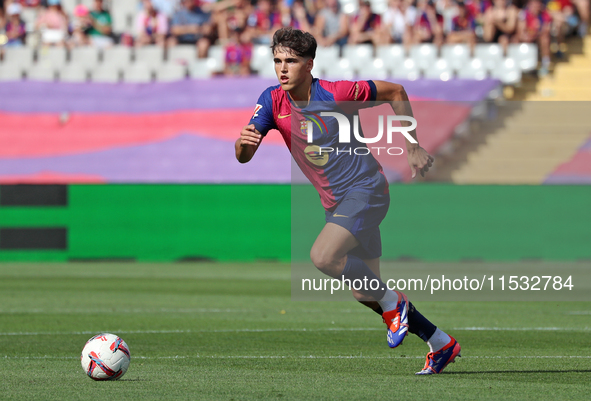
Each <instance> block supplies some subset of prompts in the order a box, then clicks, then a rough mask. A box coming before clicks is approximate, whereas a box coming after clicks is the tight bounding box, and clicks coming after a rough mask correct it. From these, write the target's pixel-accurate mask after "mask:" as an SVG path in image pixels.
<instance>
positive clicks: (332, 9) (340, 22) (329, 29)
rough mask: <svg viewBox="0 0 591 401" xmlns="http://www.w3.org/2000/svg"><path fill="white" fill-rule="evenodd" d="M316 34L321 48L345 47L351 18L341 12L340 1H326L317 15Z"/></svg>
mask: <svg viewBox="0 0 591 401" xmlns="http://www.w3.org/2000/svg"><path fill="white" fill-rule="evenodd" d="M314 32H315V35H314V36H315V37H316V40H317V41H318V45H319V46H332V45H334V44H337V45H339V46H343V45H344V44H345V43H347V35H348V33H349V18H348V17H347V15H346V14H345V13H344V12H343V11H342V10H341V5H340V3H339V1H338V0H326V1H325V5H324V7H322V8H321V9H320V10H319V11H318V14H317V15H316V20H315V21H314Z"/></svg>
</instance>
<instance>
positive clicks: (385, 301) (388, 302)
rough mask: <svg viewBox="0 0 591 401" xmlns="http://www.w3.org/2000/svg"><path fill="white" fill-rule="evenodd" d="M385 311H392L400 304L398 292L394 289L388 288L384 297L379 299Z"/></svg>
mask: <svg viewBox="0 0 591 401" xmlns="http://www.w3.org/2000/svg"><path fill="white" fill-rule="evenodd" d="M378 303H379V304H380V307H381V308H382V310H383V311H386V312H387V311H391V310H393V309H396V306H398V294H397V293H396V292H394V291H392V290H387V291H386V293H385V294H384V297H383V298H382V299H380V300H379V301H378Z"/></svg>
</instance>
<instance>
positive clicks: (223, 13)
mask: <svg viewBox="0 0 591 401" xmlns="http://www.w3.org/2000/svg"><path fill="white" fill-rule="evenodd" d="M251 8H252V6H251V5H250V2H249V1H247V0H222V1H220V2H217V3H215V7H211V20H212V23H213V25H214V26H215V27H216V29H215V31H216V32H214V33H217V36H218V38H219V40H220V43H222V44H225V43H226V42H227V41H228V38H229V36H230V33H231V32H232V31H235V30H244V29H245V28H246V21H247V19H248V16H249V15H250V12H251Z"/></svg>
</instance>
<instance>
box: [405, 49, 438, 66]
mask: <svg viewBox="0 0 591 401" xmlns="http://www.w3.org/2000/svg"><path fill="white" fill-rule="evenodd" d="M410 58H411V59H413V61H414V62H415V63H416V65H417V67H419V68H420V69H421V70H425V69H427V68H428V67H429V66H431V65H432V64H433V63H435V61H436V60H437V46H435V45H434V44H430V43H423V44H421V45H415V46H413V47H411V48H410Z"/></svg>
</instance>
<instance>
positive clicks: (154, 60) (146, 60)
mask: <svg viewBox="0 0 591 401" xmlns="http://www.w3.org/2000/svg"><path fill="white" fill-rule="evenodd" d="M135 62H136V63H143V64H146V65H148V66H149V67H150V68H157V67H159V66H161V65H162V64H164V48H163V47H161V46H155V45H153V46H142V47H138V48H136V49H135Z"/></svg>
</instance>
